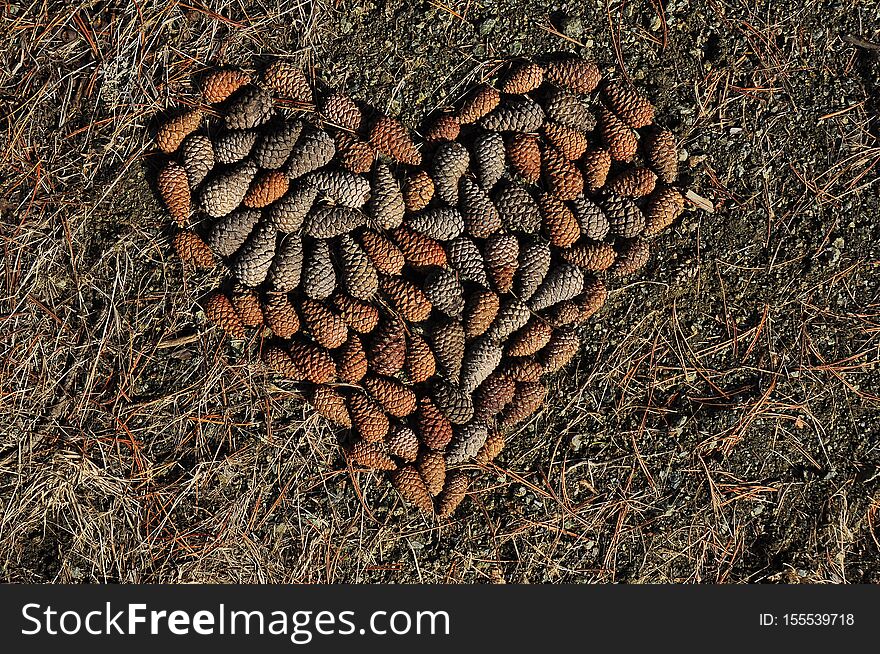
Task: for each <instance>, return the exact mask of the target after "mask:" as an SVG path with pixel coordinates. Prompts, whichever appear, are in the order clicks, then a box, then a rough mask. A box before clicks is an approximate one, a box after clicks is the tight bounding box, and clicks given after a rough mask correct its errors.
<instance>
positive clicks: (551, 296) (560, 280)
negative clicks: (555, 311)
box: [529, 263, 584, 311]
mask: <svg viewBox="0 0 880 654" xmlns="http://www.w3.org/2000/svg"><path fill="white" fill-rule="evenodd" d="M582 290H584V273H583V271H582V270H581V269H580V268H578V267H577V266H574V265H572V264H570V263H560V264H559V265H558V266H556V267H555V268H551V269H550V272H548V273H547V276H546V277H545V278H544V282H543V283H542V284H541V286H539V287H538V290H537V291H535V294H534V295H533V296H532V297H531V299H529V307H530V308H531V309H532V311H540V310H541V309H546V308H547V307H552V306H553V305H554V304H558V303H559V302H563V301H565V300H570V299H572V298H573V297H575V296H577V295H578V294H580V292H581V291H582Z"/></svg>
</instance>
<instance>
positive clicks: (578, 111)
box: [544, 89, 596, 132]
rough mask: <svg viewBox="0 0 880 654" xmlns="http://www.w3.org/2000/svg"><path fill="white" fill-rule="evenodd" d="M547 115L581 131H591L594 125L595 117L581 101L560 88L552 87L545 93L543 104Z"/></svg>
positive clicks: (557, 121) (555, 120)
mask: <svg viewBox="0 0 880 654" xmlns="http://www.w3.org/2000/svg"><path fill="white" fill-rule="evenodd" d="M544 108H545V110H546V111H547V117H548V118H549V119H550V120H552V121H554V122H556V123H559V124H560V125H565V126H566V127H571V128H573V129H576V130H580V131H581V132H591V131H593V129H594V128H595V127H596V117H595V116H594V115H593V114H592V112H591V111H590V108H589V107H587V105H585V104H584V103H583V102H581V101H580V100H578V99H577V98H576V97H575V96H574V95H572V94H571V93H569V92H568V91H563V90H562V89H554V90H552V91H550V93H548V94H547V100H546V102H545V104H544Z"/></svg>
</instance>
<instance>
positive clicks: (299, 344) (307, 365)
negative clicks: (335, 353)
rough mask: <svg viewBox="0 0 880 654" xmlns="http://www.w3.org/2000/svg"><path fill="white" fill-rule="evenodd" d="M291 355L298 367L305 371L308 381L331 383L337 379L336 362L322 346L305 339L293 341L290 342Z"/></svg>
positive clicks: (304, 374)
mask: <svg viewBox="0 0 880 654" xmlns="http://www.w3.org/2000/svg"><path fill="white" fill-rule="evenodd" d="M290 357H291V358H292V359H293V362H294V363H295V364H296V367H297V368H299V369H300V370H302V371H303V376H304V377H305V379H306V380H307V381H310V382H313V383H315V384H329V383H330V382H333V381H336V362H335V361H333V357H332V356H330V353H329V352H328V351H327V350H325V349H324V348H322V347H321V346H319V345H315V344H314V343H307V342H304V341H293V342H291V344H290Z"/></svg>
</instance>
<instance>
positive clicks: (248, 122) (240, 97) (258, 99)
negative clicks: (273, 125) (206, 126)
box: [224, 85, 275, 129]
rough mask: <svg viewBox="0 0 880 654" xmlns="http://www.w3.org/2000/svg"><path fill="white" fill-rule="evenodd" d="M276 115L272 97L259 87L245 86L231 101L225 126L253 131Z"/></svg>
mask: <svg viewBox="0 0 880 654" xmlns="http://www.w3.org/2000/svg"><path fill="white" fill-rule="evenodd" d="M274 113H275V101H274V100H273V99H272V96H271V95H270V94H269V93H267V92H266V91H264V90H263V89H261V88H259V87H257V86H251V85H248V86H244V87H242V88H241V89H239V90H238V91H237V92H236V93H235V95H233V96H232V97H231V98H230V99H229V106H228V107H227V109H226V116H225V118H224V124H225V125H226V128H227V129H253V128H254V127H258V126H260V125H262V124H264V123H266V122H268V121H269V119H270V118H271V117H272V115H273V114H274Z"/></svg>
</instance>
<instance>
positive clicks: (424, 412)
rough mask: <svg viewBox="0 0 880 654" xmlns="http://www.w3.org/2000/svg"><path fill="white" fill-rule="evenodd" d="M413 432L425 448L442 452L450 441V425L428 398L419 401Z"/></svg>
mask: <svg viewBox="0 0 880 654" xmlns="http://www.w3.org/2000/svg"><path fill="white" fill-rule="evenodd" d="M415 430H416V433H417V434H418V436H419V440H420V441H421V442H422V444H424V445H425V447H429V448H431V449H432V450H442V449H443V448H444V447H446V446H447V445H448V444H449V441H450V440H452V423H450V422H449V420H448V419H447V418H446V416H444V415H443V414H442V413H440V410H439V409H438V408H437V407H436V406H435V404H434V403H433V402H432V401H431V399H430V398H428V397H422V398H420V399H419V408H418V411H417V412H416V418H415Z"/></svg>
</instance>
